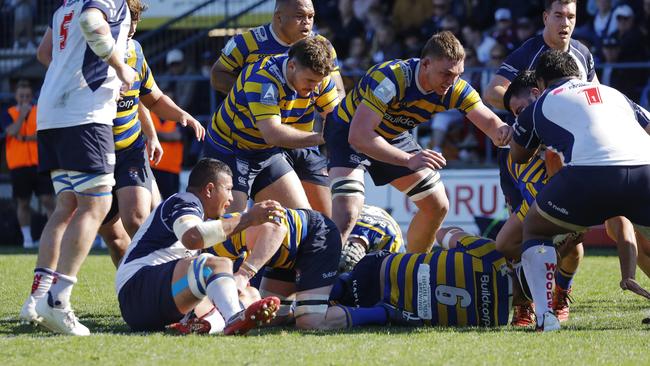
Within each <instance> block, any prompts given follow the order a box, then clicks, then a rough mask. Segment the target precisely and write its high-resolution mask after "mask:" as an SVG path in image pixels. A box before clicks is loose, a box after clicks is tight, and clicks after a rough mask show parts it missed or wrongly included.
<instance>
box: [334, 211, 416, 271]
mask: <svg viewBox="0 0 650 366" xmlns="http://www.w3.org/2000/svg"><path fill="white" fill-rule="evenodd" d="M378 250H387V251H389V252H392V253H403V252H404V250H405V247H404V238H403V237H402V230H401V229H400V227H399V225H398V224H397V222H395V219H393V217H392V216H391V215H390V214H389V213H388V212H386V211H385V210H384V209H382V208H379V207H377V206H370V205H363V210H361V214H360V215H359V218H357V223H356V225H354V227H353V228H352V232H350V235H349V236H348V240H347V241H346V242H345V243H344V244H343V247H342V249H341V260H340V262H339V272H350V271H351V270H352V268H354V266H355V265H356V264H357V263H358V262H359V261H360V260H361V258H363V256H365V255H366V254H367V253H370V252H375V251H378Z"/></svg>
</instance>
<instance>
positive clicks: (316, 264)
mask: <svg viewBox="0 0 650 366" xmlns="http://www.w3.org/2000/svg"><path fill="white" fill-rule="evenodd" d="M305 211H306V212H307V215H308V217H309V225H308V227H307V232H308V233H309V234H308V235H307V237H306V238H305V239H304V240H303V241H302V242H301V243H300V246H299V247H298V254H297V256H296V262H295V264H294V267H293V268H292V269H274V268H269V267H267V268H266V271H265V272H264V277H267V278H271V279H275V280H279V281H285V282H295V283H296V291H306V290H311V289H315V288H319V287H325V286H330V285H332V284H333V283H334V280H335V279H336V274H337V270H338V266H339V258H340V257H341V234H340V233H339V231H338V229H337V228H336V225H335V224H334V222H333V221H332V220H330V219H329V218H327V217H325V216H323V214H321V213H319V212H317V211H313V210H305Z"/></svg>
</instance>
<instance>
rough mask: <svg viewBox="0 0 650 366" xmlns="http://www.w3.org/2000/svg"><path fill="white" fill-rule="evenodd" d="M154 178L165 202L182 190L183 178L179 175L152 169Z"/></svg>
mask: <svg viewBox="0 0 650 366" xmlns="http://www.w3.org/2000/svg"><path fill="white" fill-rule="evenodd" d="M152 171H153V176H154V177H156V184H158V189H159V190H160V195H161V196H162V199H163V200H166V199H167V198H169V197H170V196H171V195H173V194H175V193H178V191H179V190H180V188H181V177H180V175H179V174H178V173H171V172H166V171H164V170H158V169H152Z"/></svg>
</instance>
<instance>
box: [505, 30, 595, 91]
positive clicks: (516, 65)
mask: <svg viewBox="0 0 650 366" xmlns="http://www.w3.org/2000/svg"><path fill="white" fill-rule="evenodd" d="M550 48H551V47H549V45H547V44H546V42H544V37H543V36H542V35H541V34H540V35H537V36H534V37H532V38H530V39H528V40H527V41H526V42H524V44H522V45H521V46H520V47H519V48H517V49H516V50H514V51H513V52H512V53H511V54H510V55H508V57H506V59H505V61H503V63H502V64H501V67H499V70H497V75H501V76H503V77H505V78H506V79H508V80H510V81H512V79H514V78H515V76H517V74H518V73H519V72H520V71H523V70H534V69H535V67H536V66H537V61H538V60H539V56H540V55H541V54H542V53H544V51H546V50H549V49H550ZM569 53H570V54H571V56H573V58H574V59H575V60H576V62H577V63H578V68H579V69H580V73H581V78H582V80H584V81H592V80H593V79H594V77H595V76H596V69H595V68H594V58H593V56H592V55H591V52H589V49H588V48H587V47H586V46H585V45H583V44H582V43H580V42H579V41H576V40H575V39H571V41H570V42H569Z"/></svg>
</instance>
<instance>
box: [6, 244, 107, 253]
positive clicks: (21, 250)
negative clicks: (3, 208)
mask: <svg viewBox="0 0 650 366" xmlns="http://www.w3.org/2000/svg"><path fill="white" fill-rule="evenodd" d="M2 254H10V255H20V254H24V255H36V254H38V249H25V248H23V247H19V246H2V245H0V255H2ZM89 255H108V249H101V248H96V249H92V250H91V251H90V254H89Z"/></svg>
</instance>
